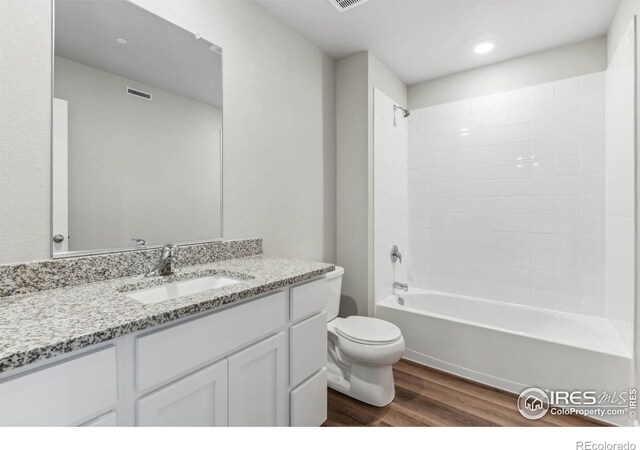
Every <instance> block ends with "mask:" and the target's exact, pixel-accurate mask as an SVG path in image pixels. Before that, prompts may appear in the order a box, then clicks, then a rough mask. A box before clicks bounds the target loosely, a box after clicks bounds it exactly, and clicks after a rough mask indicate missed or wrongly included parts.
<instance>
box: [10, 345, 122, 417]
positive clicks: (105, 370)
mask: <svg viewBox="0 0 640 450" xmlns="http://www.w3.org/2000/svg"><path fill="white" fill-rule="evenodd" d="M116 396H117V382H116V349H115V348H114V347H107V348H105V349H104V350H99V351H96V352H93V353H89V354H85V355H82V356H79V357H77V358H73V359H71V360H67V361H64V362H62V363H59V364H55V365H52V366H48V367H45V368H42V369H39V370H36V371H34V372H30V373H27V374H25V375H21V376H17V377H15V378H9V379H7V380H5V381H2V382H0V426H68V425H75V424H77V423H79V422H80V421H82V420H87V419H88V418H90V417H91V416H94V417H95V414H96V413H98V412H100V411H105V410H107V409H109V408H111V407H113V405H115V403H116Z"/></svg>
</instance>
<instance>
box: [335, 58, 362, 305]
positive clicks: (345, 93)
mask: <svg viewBox="0 0 640 450" xmlns="http://www.w3.org/2000/svg"><path fill="white" fill-rule="evenodd" d="M336 78H337V90H336V92H337V111H336V118H337V177H338V179H337V192H338V200H337V250H336V263H337V264H339V265H340V266H342V267H344V268H345V274H344V277H343V279H342V300H341V304H340V307H341V315H343V316H349V315H352V314H356V313H358V312H360V313H361V314H363V313H364V311H366V305H367V303H366V301H367V300H366V299H367V297H368V282H369V281H368V280H369V268H368V264H369V262H368V258H369V251H368V246H369V236H368V226H369V225H368V221H369V211H368V182H369V181H368V177H369V169H368V165H369V161H368V158H369V155H368V150H367V145H368V127H369V126H368V121H367V117H368V116H367V114H368V107H369V106H368V97H367V91H368V79H369V70H368V55H367V53H358V54H356V55H353V56H351V57H349V58H345V59H343V60H340V61H338V64H337V76H336Z"/></svg>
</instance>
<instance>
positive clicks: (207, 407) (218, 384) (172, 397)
mask: <svg viewBox="0 0 640 450" xmlns="http://www.w3.org/2000/svg"><path fill="white" fill-rule="evenodd" d="M137 425H138V426H141V427H213V426H226V425H227V360H226V359H225V360H223V361H220V362H219V363H216V364H214V365H212V366H209V367H206V368H204V369H202V370H199V371H197V372H196V373H194V374H192V375H189V376H188V377H185V378H182V379H181V380H178V381H176V382H173V383H171V384H170V385H169V386H166V387H163V388H162V389H159V390H157V391H155V392H153V393H151V394H149V395H147V396H146V397H143V398H141V399H140V400H138V417H137Z"/></svg>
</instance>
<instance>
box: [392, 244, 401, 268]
mask: <svg viewBox="0 0 640 450" xmlns="http://www.w3.org/2000/svg"><path fill="white" fill-rule="evenodd" d="M396 261H400V264H402V253H400V250H398V246H397V245H394V246H393V247H391V262H392V263H395V262H396Z"/></svg>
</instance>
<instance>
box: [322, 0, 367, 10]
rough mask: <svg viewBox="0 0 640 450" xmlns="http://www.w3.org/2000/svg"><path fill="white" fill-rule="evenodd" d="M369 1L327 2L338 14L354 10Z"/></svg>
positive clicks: (342, 0) (339, 0) (345, 0)
mask: <svg viewBox="0 0 640 450" xmlns="http://www.w3.org/2000/svg"><path fill="white" fill-rule="evenodd" d="M368 1H369V0H329V3H331V4H332V5H333V7H334V8H335V9H337V10H338V11H340V12H343V11H346V10H348V9H351V8H355V7H356V6H359V5H362V4H363V3H366V2H368Z"/></svg>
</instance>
